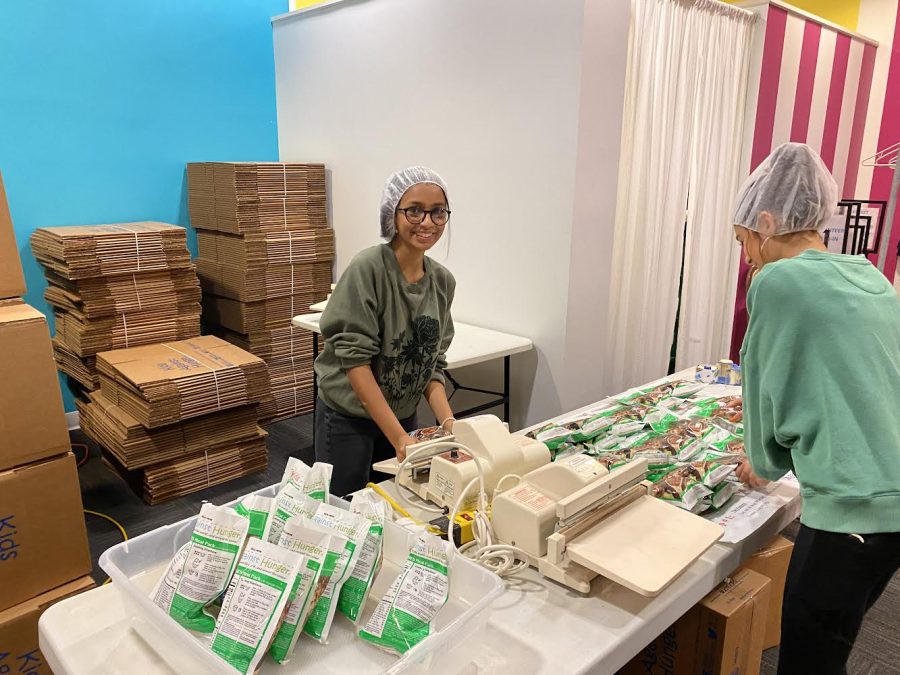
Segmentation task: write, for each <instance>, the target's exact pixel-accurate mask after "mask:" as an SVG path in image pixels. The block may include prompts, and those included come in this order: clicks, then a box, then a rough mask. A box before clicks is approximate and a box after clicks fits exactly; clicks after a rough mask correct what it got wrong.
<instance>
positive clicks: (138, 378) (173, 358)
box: [97, 335, 262, 386]
mask: <svg viewBox="0 0 900 675" xmlns="http://www.w3.org/2000/svg"><path fill="white" fill-rule="evenodd" d="M97 360H98V361H104V362H106V363H107V364H109V365H110V366H112V367H114V368H115V369H116V370H117V371H118V372H119V374H120V375H121V376H122V377H124V378H125V379H127V380H128V381H129V382H131V383H132V384H134V385H135V386H140V385H143V384H147V383H151V382H161V381H167V380H168V381H172V380H179V379H182V378H186V377H191V376H193V375H197V374H201V373H210V372H220V371H223V370H228V369H233V368H240V367H241V366H243V365H246V364H250V363H262V359H260V358H258V357H256V356H253V355H252V354H250V353H248V352H245V351H244V350H242V349H239V348H238V347H235V346H234V345H232V344H231V343H230V342H226V341H225V340H222V339H221V338H217V337H215V336H213V335H204V336H201V337H199V338H194V339H191V340H181V341H179V342H163V343H160V344H155V345H145V346H142V347H132V348H129V349H118V350H115V351H111V352H101V353H100V354H98V355H97Z"/></svg>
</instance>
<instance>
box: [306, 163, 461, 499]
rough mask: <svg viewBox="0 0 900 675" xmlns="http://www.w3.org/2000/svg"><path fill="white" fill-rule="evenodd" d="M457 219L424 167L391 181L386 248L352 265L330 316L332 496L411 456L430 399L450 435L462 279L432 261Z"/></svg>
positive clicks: (323, 393) (325, 318) (323, 368)
mask: <svg viewBox="0 0 900 675" xmlns="http://www.w3.org/2000/svg"><path fill="white" fill-rule="evenodd" d="M449 220H450V204H449V201H448V199H447V186H446V184H445V183H444V181H443V179H442V178H441V177H440V176H439V175H438V174H436V173H435V172H434V171H432V170H431V169H428V168H426V167H422V166H415V167H410V168H408V169H405V170H403V171H398V172H397V173H395V174H393V175H392V176H391V177H390V178H389V179H388V181H387V183H386V184H385V187H384V195H383V197H382V200H381V236H382V237H384V239H386V240H387V242H388V243H386V244H382V245H380V246H374V247H372V248H369V249H366V250H364V251H362V252H361V253H359V254H358V255H357V256H356V257H355V258H354V259H353V260H352V261H351V263H350V265H349V266H348V267H347V269H346V270H345V271H344V273H343V275H342V276H341V278H340V281H339V282H338V284H337V287H336V288H335V289H334V293H332V296H331V298H330V299H329V301H328V305H327V307H326V309H325V312H324V314H323V315H322V319H321V321H320V326H321V329H322V335H323V336H324V338H325V347H324V350H323V352H322V354H321V355H320V356H319V358H318V359H316V364H315V368H316V377H317V378H318V385H319V401H318V403H317V407H316V420H315V424H316V460H317V461H320V462H329V463H331V464H333V465H334V473H333V477H332V485H331V490H332V492H333V493H334V494H337V495H346V494H348V493H350V492H353V491H355V490H358V489H361V488H362V487H364V486H365V484H366V483H367V482H368V481H369V474H370V471H371V467H372V464H373V462H380V461H382V460H385V459H389V458H391V457H393V456H394V455H396V456H397V457H398V458H399V459H401V460H402V459H404V458H405V456H406V446H407V445H409V444H410V443H411V442H412V439H411V438H410V437H409V435H408V432H409V431H412V430H413V429H415V428H416V407H417V406H418V404H419V401H420V400H421V398H422V396H423V395H424V396H425V399H426V400H427V401H428V404H429V406H430V407H431V409H432V411H433V412H434V415H435V417H436V418H437V419H438V420H439V421H440V422H441V425H442V426H443V427H444V428H445V429H447V430H448V431H449V430H451V429H452V426H453V422H454V419H453V413H452V411H451V409H450V403H449V402H448V401H447V394H446V392H445V389H444V375H443V370H444V368H445V367H446V365H447V360H446V352H447V348H448V347H449V346H450V341H451V340H452V339H453V320H452V318H451V316H450V305H451V304H452V303H453V293H454V290H455V288H456V281H455V280H454V279H453V275H452V274H450V272H449V271H448V270H447V269H446V268H444V267H443V266H442V265H440V264H438V263H437V262H435V261H434V260H432V259H431V258H428V257H426V255H425V253H426V251H428V250H429V249H431V248H432V247H433V246H434V245H435V244H436V243H437V242H438V240H440V238H441V236H442V235H443V233H444V228H445V227H446V226H447V222H448V221H449Z"/></svg>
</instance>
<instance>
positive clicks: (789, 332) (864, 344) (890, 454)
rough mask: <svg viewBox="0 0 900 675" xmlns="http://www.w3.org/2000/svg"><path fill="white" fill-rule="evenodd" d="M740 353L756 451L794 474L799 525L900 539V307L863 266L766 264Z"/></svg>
mask: <svg viewBox="0 0 900 675" xmlns="http://www.w3.org/2000/svg"><path fill="white" fill-rule="evenodd" d="M747 309H748V311H749V313H750V324H749V326H748V329H747V335H746V337H745V338H744V346H743V349H742V350H741V363H742V370H743V382H744V424H745V434H746V438H745V441H746V448H747V454H748V456H749V459H750V463H751V465H752V467H753V470H754V471H755V472H756V473H757V474H758V475H759V476H761V477H762V478H767V479H770V480H775V479H778V478H781V477H782V476H783V475H784V474H785V473H787V472H788V471H793V472H794V473H795V475H796V476H797V479H798V480H799V482H800V487H801V493H802V495H803V515H802V517H801V521H802V522H803V523H804V524H805V525H807V526H808V527H812V528H815V529H819V530H826V531H829V532H842V533H856V534H869V533H875V532H897V531H900V299H898V297H897V293H896V291H895V290H894V288H893V287H892V286H891V284H890V283H889V282H888V281H887V279H886V278H885V277H884V276H883V275H882V274H881V273H880V272H879V271H878V270H877V269H876V268H875V267H874V266H873V265H872V264H871V263H870V262H869V261H868V260H866V259H865V258H862V257H857V256H847V255H838V254H834V253H824V252H819V251H806V252H804V253H803V254H801V255H799V256H797V257H794V258H789V259H785V260H780V261H778V262H775V263H771V264H768V265H766V266H765V267H764V268H763V269H762V270H761V271H760V272H759V274H758V275H757V276H756V278H755V279H754V280H753V282H752V284H751V285H750V290H749V292H748V294H747Z"/></svg>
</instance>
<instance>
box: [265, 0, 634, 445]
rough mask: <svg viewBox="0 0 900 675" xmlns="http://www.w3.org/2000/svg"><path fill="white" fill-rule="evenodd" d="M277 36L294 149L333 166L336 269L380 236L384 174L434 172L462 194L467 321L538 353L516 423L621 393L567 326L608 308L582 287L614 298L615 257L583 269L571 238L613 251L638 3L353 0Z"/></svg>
mask: <svg viewBox="0 0 900 675" xmlns="http://www.w3.org/2000/svg"><path fill="white" fill-rule="evenodd" d="M273 28H274V43H275V64H276V86H277V100H278V133H279V149H280V156H281V159H282V160H284V161H294V160H297V161H300V160H309V161H322V162H325V163H326V164H327V166H328V168H329V172H330V185H329V188H330V194H329V196H330V201H331V222H332V225H333V227H334V228H335V232H336V237H337V251H338V253H337V268H336V274H337V275H339V274H340V273H341V272H342V271H343V269H344V268H345V267H346V265H347V264H348V262H349V261H350V259H351V258H352V256H353V255H354V254H355V253H356V252H358V251H359V250H361V249H362V248H365V247H367V246H370V245H373V244H376V243H378V242H379V237H378V204H379V199H380V195H381V188H382V185H383V182H384V180H385V178H386V177H387V176H388V175H389V174H390V173H391V171H393V170H395V169H398V168H402V167H404V166H408V165H411V164H426V165H429V166H431V167H433V168H434V169H436V170H437V171H438V172H439V173H441V174H442V175H443V177H444V178H445V180H446V181H447V183H448V185H449V188H450V200H451V208H452V211H453V215H452V219H451V222H450V226H449V230H448V234H446V235H445V240H446V242H447V243H448V244H449V250H448V247H447V246H446V245H444V244H439V245H438V247H437V248H436V250H435V251H434V253H433V255H434V257H435V258H436V259H437V260H439V261H440V262H443V263H444V264H445V265H447V266H448V267H449V268H450V270H451V271H452V272H453V273H454V275H455V276H456V279H457V294H456V300H455V303H454V307H453V312H454V316H456V317H457V318H459V319H460V320H462V321H465V322H467V323H472V324H476V325H482V326H485V327H489V328H494V329H497V330H501V331H507V332H511V333H517V334H520V335H524V336H527V337H530V338H532V339H533V340H534V342H535V345H536V352H535V353H534V354H532V355H531V356H528V355H525V356H521V357H516V358H515V359H514V368H513V371H514V372H513V420H512V422H513V426H514V427H518V426H522V425H524V424H525V423H526V422H529V421H534V420H537V419H544V418H546V417H548V416H550V415H553V414H555V413H557V412H559V411H560V410H561V409H562V408H563V407H567V408H568V407H572V406H573V405H574V404H576V403H578V402H579V401H580V402H584V399H585V398H590V397H596V396H599V395H600V394H602V393H604V392H603V391H602V389H603V386H602V354H601V352H602V346H601V345H599V344H598V343H596V342H593V341H590V340H583V339H582V340H579V341H577V344H574V345H573V348H574V352H573V350H572V349H570V350H569V352H568V353H567V318H569V319H570V318H571V315H572V312H579V311H584V312H586V313H587V314H588V315H590V317H591V319H590V320H589V321H588V323H589V324H591V325H592V327H594V325H593V324H594V322H593V317H594V315H595V314H594V313H595V312H596V311H597V310H596V309H594V308H591V307H585V306H584V304H582V302H579V303H578V306H577V307H573V306H572V305H571V303H570V293H571V291H570V282H574V283H575V285H576V287H577V288H578V289H579V293H578V294H577V295H578V296H579V297H580V299H581V300H582V301H583V300H584V298H585V295H586V294H587V295H593V294H596V298H597V300H598V302H605V298H606V294H607V292H608V283H609V281H608V272H609V271H608V261H606V260H603V259H602V256H601V257H600V259H599V260H593V259H592V260H584V256H581V257H580V258H578V264H579V266H580V269H577V270H576V269H573V268H572V260H573V256H572V252H573V249H575V250H577V249H578V247H579V241H573V239H572V235H573V228H574V230H575V231H576V232H578V233H579V235H578V236H579V238H583V240H584V242H585V245H586V246H588V247H589V248H590V250H597V251H601V252H602V251H603V250H604V247H605V246H608V247H611V244H607V243H606V242H610V243H611V237H612V222H613V217H614V210H615V193H616V176H617V167H618V147H619V135H620V128H621V109H622V93H623V86H624V66H625V54H626V50H627V39H628V2H627V0H588V1H587V2H585V0H553V1H547V0H490V1H485V0H356V1H353V0H345V1H344V2H338V3H334V4H332V5H330V6H326V7H323V8H314V9H311V10H305V11H300V12H294V13H292V14H290V15H286V16H284V17H278V18H276V19H275V20H274V21H273ZM585 36H587V39H589V40H590V41H591V42H590V44H589V45H588V47H591V48H586V47H585V45H584V44H583V40H584V39H585ZM586 58H590V59H591V60H590V62H589V63H587V64H586V63H584V62H583V61H584V59H586ZM604 60H607V61H608V64H607V63H604V62H603V61H604ZM579 125H582V128H581V130H579ZM585 125H586V126H585ZM580 143H581V144H582V146H583V148H582V153H581V156H579V144H580ZM598 152H601V153H603V154H602V156H600V155H598V154H597V153H598ZM577 175H578V176H581V180H579V181H576V177H577ZM576 185H577V188H576ZM578 193H581V198H579V195H578ZM586 196H587V197H586ZM576 205H577V206H576ZM601 315H605V312H598V313H597V314H596V316H601ZM576 323H577V322H576ZM568 325H569V330H572V329H573V324H572V322H571V320H569V321H568ZM579 359H581V360H584V361H585V363H584V366H583V367H579V368H575V369H573V368H572V366H571V364H572V363H573V360H574V361H575V362H580V361H579ZM567 361H568V363H569V364H570V365H569V367H566V362H567ZM576 371H577V372H576ZM492 374H493V373H492ZM467 375H469V374H468V373H467ZM475 378H476V379H478V376H477V373H476V375H475ZM575 380H577V381H575ZM594 382H595V383H596V384H591V383H594ZM481 384H489V383H488V382H482V383H481ZM492 384H497V382H493V383H492ZM575 391H577V392H578V394H577V396H578V399H579V400H570V399H571V394H570V393H569V392H575Z"/></svg>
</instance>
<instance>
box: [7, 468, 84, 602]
mask: <svg viewBox="0 0 900 675" xmlns="http://www.w3.org/2000/svg"><path fill="white" fill-rule="evenodd" d="M90 571H91V556H90V552H89V550H88V541H87V532H86V531H85V528H84V513H83V512H82V506H81V490H80V488H79V485H78V473H77V469H76V468H75V456H74V455H73V454H72V453H71V452H70V453H68V454H66V455H63V456H61V457H55V458H53V459H49V460H45V461H42V462H38V463H36V464H28V465H27V466H22V467H18V468H15V469H10V470H8V471H3V472H0V588H2V589H3V592H2V593H0V610H4V609H7V608H8V607H12V606H13V605H17V604H19V603H21V602H24V601H25V600H28V599H29V598H33V597H35V596H37V595H40V594H41V593H44V592H46V591H47V590H49V589H51V588H56V587H58V586H61V585H62V584H65V583H68V582H69V581H72V580H73V579H77V578H78V577H83V576H85V575H87V574H90Z"/></svg>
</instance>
